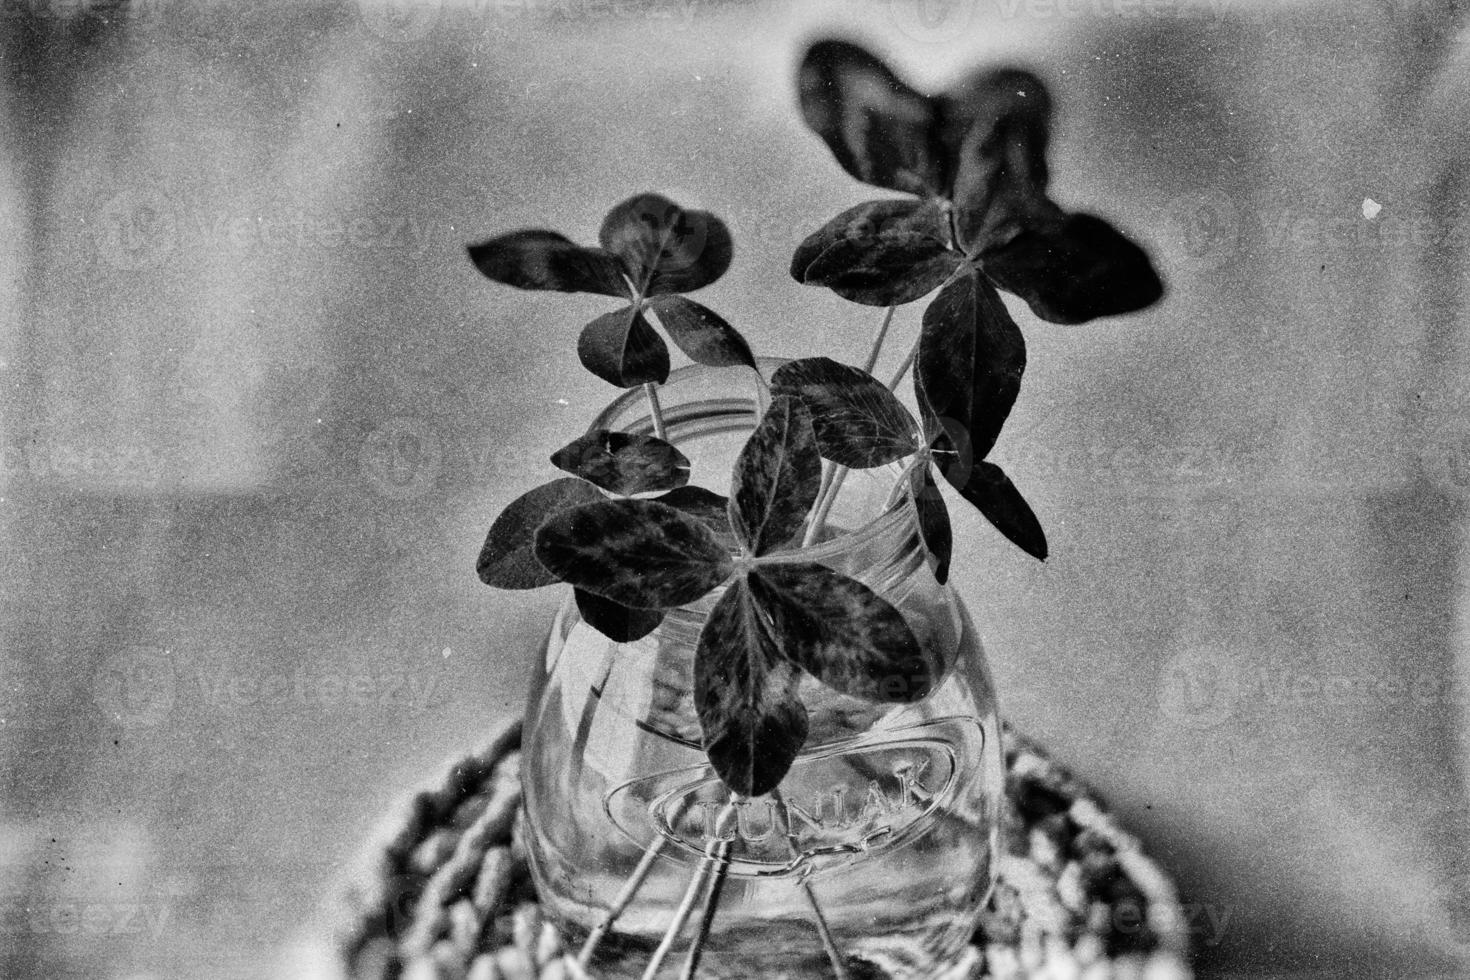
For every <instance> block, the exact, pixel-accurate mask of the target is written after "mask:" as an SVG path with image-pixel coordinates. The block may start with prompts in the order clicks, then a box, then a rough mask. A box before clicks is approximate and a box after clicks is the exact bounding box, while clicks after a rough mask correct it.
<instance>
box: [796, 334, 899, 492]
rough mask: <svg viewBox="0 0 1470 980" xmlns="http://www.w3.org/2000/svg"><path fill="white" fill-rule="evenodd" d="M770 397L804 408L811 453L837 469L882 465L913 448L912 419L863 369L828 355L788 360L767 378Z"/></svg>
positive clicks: (885, 389)
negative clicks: (814, 446) (812, 443)
mask: <svg viewBox="0 0 1470 980" xmlns="http://www.w3.org/2000/svg"><path fill="white" fill-rule="evenodd" d="M771 394H772V395H773V396H776V397H780V396H782V395H785V396H789V397H791V398H795V399H796V400H797V401H799V402H801V403H802V404H803V405H804V406H806V409H807V411H808V412H809V413H810V414H811V419H812V427H813V431H814V434H815V436H816V440H817V451H818V452H819V453H820V454H821V455H822V457H823V458H824V459H830V460H831V461H832V462H834V463H837V464H838V465H840V466H847V467H850V468H852V469H868V468H871V467H874V466H884V465H886V464H888V463H891V462H893V461H894V460H896V459H901V458H903V457H904V456H907V455H909V454H910V453H912V452H915V451H916V450H918V449H919V436H918V426H917V425H916V424H915V423H914V418H913V416H912V415H910V414H909V411H908V409H906V408H904V407H903V403H902V402H900V401H899V400H898V399H897V398H895V397H894V395H893V392H891V391H889V390H888V386H887V385H885V384H883V383H882V382H881V381H879V380H878V379H877V378H875V377H873V376H872V375H870V374H868V373H867V372H866V371H861V370H859V369H857V368H855V367H848V366H847V365H846V364H839V363H837V362H836V361H834V360H832V359H831V358H828V357H808V358H804V359H802V360H799V361H789V362H787V363H786V364H783V365H781V366H780V367H779V368H777V369H776V373H775V374H774V375H772V376H771Z"/></svg>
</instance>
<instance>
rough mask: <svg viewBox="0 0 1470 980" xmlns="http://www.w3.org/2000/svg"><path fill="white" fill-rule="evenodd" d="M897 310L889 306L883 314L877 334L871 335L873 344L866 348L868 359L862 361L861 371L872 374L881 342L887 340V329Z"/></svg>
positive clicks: (880, 348) (880, 350) (876, 363)
mask: <svg viewBox="0 0 1470 980" xmlns="http://www.w3.org/2000/svg"><path fill="white" fill-rule="evenodd" d="M897 310H898V307H897V306H890V307H889V308H888V309H887V311H886V312H884V314H883V322H882V323H880V324H878V332H877V333H875V334H873V342H872V344H870V345H869V347H868V359H867V360H865V361H863V370H864V371H866V372H867V373H868V374H872V373H873V368H875V367H877V366H878V355H879V353H881V352H882V350H883V341H885V340H886V339H888V328H889V326H891V325H892V324H893V314H894V312H895V311H897Z"/></svg>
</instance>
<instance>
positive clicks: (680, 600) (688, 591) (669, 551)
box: [536, 500, 731, 609]
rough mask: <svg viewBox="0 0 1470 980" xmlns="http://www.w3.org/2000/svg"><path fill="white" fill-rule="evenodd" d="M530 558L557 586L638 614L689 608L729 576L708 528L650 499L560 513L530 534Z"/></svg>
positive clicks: (724, 558)
mask: <svg viewBox="0 0 1470 980" xmlns="http://www.w3.org/2000/svg"><path fill="white" fill-rule="evenodd" d="M536 558H537V560H539V561H540V562H541V564H542V565H544V566H546V567H547V568H548V569H550V570H551V571H552V572H553V573H555V574H556V576H557V577H558V578H559V579H561V581H563V582H568V583H570V584H572V585H574V586H576V587H578V588H581V589H586V590H587V591H589V592H593V593H596V594H597V595H600V596H602V597H603V598H606V599H611V600H612V601H614V602H617V603H621V604H622V605H625V606H633V607H636V608H639V609H670V608H673V607H674V606H682V605H684V604H685V603H689V602H693V601H694V600H696V599H698V598H700V597H701V596H703V595H705V594H706V593H708V592H709V591H710V590H712V589H714V588H715V586H717V585H719V584H720V583H721V582H723V581H724V580H725V579H726V578H728V577H729V574H730V571H731V563H730V556H729V552H728V551H727V550H726V549H725V548H723V547H721V545H720V543H719V541H717V540H716V539H715V536H714V533H713V532H711V531H710V530H709V528H707V527H705V526H704V525H703V524H701V523H700V522H699V521H696V520H695V519H693V518H692V517H687V516H685V515H684V514H682V513H680V512H679V511H677V510H675V509H674V508H672V507H669V506H667V505H665V504H660V503H657V502H656V501H652V500H604V501H601V502H599V503H594V504H585V505H582V506H580V507H573V508H570V509H568V510H563V511H560V512H558V513H557V514H556V515H554V516H553V517H552V518H551V520H549V521H547V522H546V524H544V525H542V527H541V529H540V530H539V531H538V532H537V533H536Z"/></svg>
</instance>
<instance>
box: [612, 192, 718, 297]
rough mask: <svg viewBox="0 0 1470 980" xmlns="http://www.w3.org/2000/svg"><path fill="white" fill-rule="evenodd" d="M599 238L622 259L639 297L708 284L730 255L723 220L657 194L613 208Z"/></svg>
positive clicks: (675, 291) (632, 198)
mask: <svg viewBox="0 0 1470 980" xmlns="http://www.w3.org/2000/svg"><path fill="white" fill-rule="evenodd" d="M597 237H598V240H599V241H600V242H601V243H602V247H603V248H605V249H607V250H608V251H609V252H611V253H612V254H614V255H616V256H618V258H620V259H622V261H623V264H624V266H625V267H626V268H627V270H628V275H629V277H630V278H632V280H633V283H634V285H635V286H636V287H637V288H638V292H639V295H643V296H657V295H660V294H663V293H685V292H692V291H693V290H696V289H700V288H702V287H704V286H708V285H709V284H710V283H712V282H714V281H715V280H716V279H719V278H720V277H721V276H722V275H724V274H725V271H726V270H727V269H729V268H730V262H731V259H732V258H733V256H734V243H733V242H732V240H731V238H730V230H729V229H728V228H726V227H725V223H724V222H723V221H721V220H720V219H719V218H717V217H715V216H714V215H713V214H710V213H709V212H708V211H693V210H689V211H686V210H685V209H684V208H681V207H680V206H679V205H677V204H675V203H674V202H673V201H671V200H669V199H668V198H666V197H664V196H663V195H661V194H638V195H636V196H634V197H630V198H628V199H627V200H626V201H623V202H622V203H620V204H618V205H616V206H614V207H613V209H612V210H611V211H609V212H608V213H607V217H606V218H604V219H603V222H602V229H601V231H599V232H598V236H597Z"/></svg>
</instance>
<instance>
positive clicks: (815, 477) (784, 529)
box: [730, 396, 822, 555]
mask: <svg viewBox="0 0 1470 980" xmlns="http://www.w3.org/2000/svg"><path fill="white" fill-rule="evenodd" d="M821 483H822V458H821V456H820V455H818V453H817V438H816V433H815V432H814V430H813V429H812V418H811V414H810V413H809V412H808V411H807V410H806V407H805V406H803V405H802V403H801V402H800V401H798V400H797V399H795V398H791V397H788V396H781V397H777V398H773V399H771V407H770V408H769V409H768V410H767V411H766V414H765V415H764V416H763V417H762V418H761V421H760V424H759V425H757V426H756V427H755V431H754V432H752V433H751V434H750V438H749V439H748V440H747V441H746V443H745V447H744V448H743V449H742V450H741V451H740V455H739V456H738V457H737V458H736V460H735V470H734V474H733V476H732V478H731V492H730V525H731V526H732V527H733V528H734V529H735V535H736V537H737V538H738V539H739V540H740V542H741V543H742V544H744V545H745V547H746V548H747V549H749V551H750V553H751V554H752V555H763V554H766V553H768V552H770V551H773V550H775V549H776V548H779V547H781V546H782V545H783V544H785V543H786V542H788V541H790V540H791V539H792V538H793V537H794V536H795V535H796V534H797V532H799V531H800V530H801V528H802V525H803V523H804V522H805V521H806V515H807V514H808V513H809V512H810V511H811V509H812V505H813V504H814V503H816V500H817V491H818V490H819V489H820V488H821Z"/></svg>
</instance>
